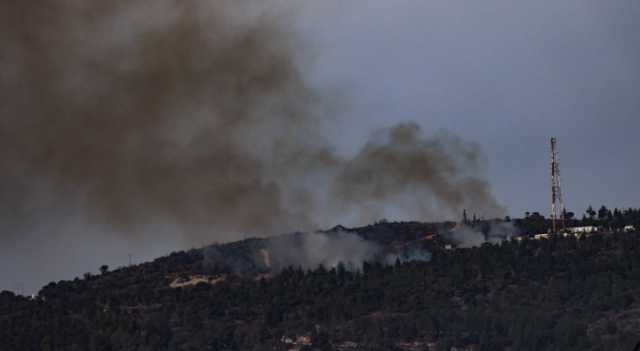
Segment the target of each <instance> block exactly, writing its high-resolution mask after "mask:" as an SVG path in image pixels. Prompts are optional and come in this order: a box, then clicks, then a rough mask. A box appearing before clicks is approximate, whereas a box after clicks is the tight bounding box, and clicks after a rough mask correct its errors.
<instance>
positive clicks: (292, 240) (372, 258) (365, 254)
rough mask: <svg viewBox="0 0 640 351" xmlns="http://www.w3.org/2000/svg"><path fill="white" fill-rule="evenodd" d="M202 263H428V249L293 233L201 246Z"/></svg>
mask: <svg viewBox="0 0 640 351" xmlns="http://www.w3.org/2000/svg"><path fill="white" fill-rule="evenodd" d="M203 255H204V263H205V266H207V267H209V268H225V269H228V270H230V271H231V272H234V273H237V274H250V273H256V272H276V273H277V272H280V271H282V270H283V269H285V268H287V267H294V268H302V269H305V270H308V269H315V268H317V267H319V266H323V267H325V268H327V269H330V268H336V267H338V265H342V266H343V267H344V268H345V269H347V270H352V271H355V270H360V269H361V268H362V265H363V263H364V262H379V263H382V264H386V265H393V264H395V263H396V261H400V262H418V261H419V262H429V261H430V260H431V252H429V251H427V250H425V249H423V248H421V247H419V245H417V244H410V245H407V246H406V247H403V248H396V249H393V250H390V249H389V248H385V247H384V246H382V245H380V244H378V243H376V242H374V241H369V240H365V239H364V238H362V237H360V236H359V235H358V234H357V233H353V232H346V231H332V232H313V233H296V234H290V235H280V236H275V237H271V238H268V239H264V240H250V241H245V242H243V243H242V244H229V245H221V246H220V245H214V246H209V247H206V248H204V250H203Z"/></svg>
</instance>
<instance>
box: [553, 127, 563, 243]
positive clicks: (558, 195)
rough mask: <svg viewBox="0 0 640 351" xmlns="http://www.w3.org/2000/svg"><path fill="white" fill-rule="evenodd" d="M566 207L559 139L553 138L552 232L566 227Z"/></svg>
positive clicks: (554, 232) (555, 232)
mask: <svg viewBox="0 0 640 351" xmlns="http://www.w3.org/2000/svg"><path fill="white" fill-rule="evenodd" d="M564 217H565V208H564V202H563V200H562V189H561V188H560V159H559V158H558V140H557V139H556V138H551V234H554V235H555V234H558V230H564V229H565V221H564V220H565V218H564Z"/></svg>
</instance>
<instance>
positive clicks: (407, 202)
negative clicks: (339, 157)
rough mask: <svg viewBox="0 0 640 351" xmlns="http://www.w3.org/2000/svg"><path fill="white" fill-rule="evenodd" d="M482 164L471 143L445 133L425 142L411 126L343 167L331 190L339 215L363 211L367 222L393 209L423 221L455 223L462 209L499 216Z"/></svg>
mask: <svg viewBox="0 0 640 351" xmlns="http://www.w3.org/2000/svg"><path fill="white" fill-rule="evenodd" d="M483 163H484V162H483V159H482V157H481V153H480V149H479V147H478V146H477V145H475V144H473V143H467V142H464V141H463V140H460V139H459V138H457V137H455V136H453V135H449V134H446V133H440V134H438V135H436V136H435V137H434V138H431V139H426V138H425V137H424V136H423V135H422V133H421V131H420V128H419V127H418V126H417V125H416V124H413V123H407V124H400V125H397V126H395V127H394V128H391V129H390V130H388V131H384V132H382V133H378V135H377V136H375V137H374V138H372V140H371V141H370V142H369V143H368V144H367V145H365V146H364V148H363V149H362V150H361V151H360V153H359V154H358V155H357V156H356V157H355V158H354V159H352V160H350V161H348V162H346V163H345V166H344V168H343V169H342V170H341V171H340V173H339V174H338V177H337V179H336V183H335V186H334V188H333V189H332V191H333V195H334V196H335V199H337V201H338V206H340V205H342V206H344V207H345V210H348V211H349V212H351V211H355V212H358V211H359V209H360V208H366V209H367V211H365V213H363V214H364V215H365V216H368V217H369V218H366V219H368V220H371V219H372V218H370V217H371V215H372V214H377V215H378V216H383V215H384V214H385V213H389V212H390V211H392V210H393V208H400V209H401V212H403V213H406V214H408V215H409V216H410V217H413V218H419V219H423V220H439V219H443V218H449V219H452V218H453V219H455V218H458V217H459V216H460V214H461V213H462V211H463V210H464V209H467V210H471V211H472V212H475V213H478V214H482V215H483V216H487V217H495V216H501V215H503V214H504V211H505V210H504V209H503V208H502V207H501V206H500V205H499V204H498V202H497V201H496V200H495V198H494V197H493V196H492V194H491V190H490V186H489V184H488V183H487V181H485V180H484V179H482V178H481V177H480V176H479V174H480V172H481V170H482V166H483ZM379 218H380V217H379Z"/></svg>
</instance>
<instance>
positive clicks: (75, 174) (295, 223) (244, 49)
mask: <svg viewBox="0 0 640 351" xmlns="http://www.w3.org/2000/svg"><path fill="white" fill-rule="evenodd" d="M274 4H276V3H275V2H272V1H252V0H249V1H236V0H217V1H207V0H192V1H177V0H154V1H147V0H126V1H125V0H114V1H97V0H90V1H77V0H42V1H38V2H37V3H33V2H29V1H2V2H0V43H1V44H2V47H1V49H0V169H1V172H0V246H4V247H5V248H7V250H11V249H12V248H11V246H9V245H8V244H7V243H9V242H11V243H13V245H17V247H22V246H20V245H18V244H15V243H17V242H20V240H32V241H33V242H34V243H37V242H40V241H39V240H40V239H41V237H44V236H46V240H48V241H56V240H57V238H63V237H64V238H65V239H64V240H66V241H69V242H72V241H76V240H77V241H84V242H87V241H90V240H92V239H93V238H95V237H98V236H100V237H102V236H107V237H109V236H110V235H116V236H118V237H120V238H122V237H124V238H126V240H129V241H131V240H133V241H136V240H142V238H144V240H145V243H146V242H149V241H148V240H157V238H158V237H162V238H165V237H167V236H168V237H172V236H173V237H176V236H179V237H180V238H181V240H182V241H183V242H184V243H186V244H187V245H197V244H203V243H208V242H212V241H228V240H232V239H238V238H241V237H244V236H247V235H270V234H274V233H283V232H289V231H293V230H311V229H315V228H318V227H321V226H329V225H333V224H334V223H337V222H338V221H344V222H347V223H345V224H349V223H352V224H356V223H366V222H367V221H372V220H377V219H379V218H380V217H382V216H389V217H403V216H404V217H407V218H408V217H413V218H415V219H422V220H428V219H436V218H439V217H441V216H449V217H451V216H453V215H454V214H455V215H456V216H457V214H458V213H460V212H461V210H462V208H467V209H470V210H475V212H478V213H483V214H484V215H485V216H492V215H501V214H502V212H503V209H502V208H501V207H500V206H499V205H498V204H497V202H496V201H495V199H494V198H493V197H492V195H491V193H490V189H489V186H488V184H487V182H486V181H484V180H482V178H480V177H479V173H480V171H481V170H482V158H481V157H480V153H479V151H478V148H477V146H476V145H473V144H468V143H465V142H463V141H461V140H459V139H458V138H456V137H453V136H451V135H438V136H436V137H435V138H433V139H426V138H424V136H422V135H421V132H420V130H419V128H418V127H417V126H416V125H414V124H401V125H398V126H396V127H393V128H391V129H390V130H387V131H381V132H379V133H378V134H376V135H374V136H373V140H372V141H371V142H369V143H368V144H366V145H365V146H364V147H363V148H362V150H361V151H360V153H359V154H358V155H356V156H355V157H354V158H347V157H343V156H341V155H337V154H336V153H334V152H333V151H332V149H331V147H330V146H328V145H329V144H330V143H329V142H328V141H327V139H326V138H325V137H324V136H322V135H320V134H321V133H319V132H318V131H319V130H321V128H320V127H321V126H322V122H323V119H324V118H326V117H325V116H324V115H323V99H322V97H321V96H320V95H321V94H318V93H317V92H316V91H315V90H314V89H312V88H311V87H310V86H309V84H308V83H307V82H306V80H305V75H304V72H305V71H306V69H307V68H308V65H309V64H310V63H309V62H308V57H306V56H305V55H304V54H303V53H304V51H305V45H304V44H303V41H302V40H301V38H299V37H298V36H297V35H296V34H295V31H294V26H293V25H292V21H291V18H290V15H291V13H290V12H289V11H288V10H287V9H284V10H282V11H280V10H279V9H281V8H282V6H284V5H283V4H282V3H278V5H279V6H280V7H278V6H273V5H274ZM274 9H275V10H274ZM33 233H38V234H37V237H34V235H35V234H33ZM98 233H99V234H98ZM167 233H173V234H167ZM70 236H71V237H72V238H69V237H70ZM136 238H138V239H136ZM23 246H24V245H23ZM28 246H38V245H36V244H33V245H28ZM144 246H145V247H146V246H147V245H146V244H145V245H144ZM66 247H67V248H71V249H69V250H72V251H71V253H72V254H74V255H78V253H77V252H75V251H73V247H78V245H75V246H73V245H71V246H68V245H67V246H66ZM61 254H62V253H61V252H57V253H52V255H53V256H54V257H55V255H61ZM67 254H69V252H68V253H67ZM45 255H46V254H44V253H43V254H42V255H36V256H45ZM61 269H65V268H61ZM76 269H77V268H76ZM80 269H89V268H80Z"/></svg>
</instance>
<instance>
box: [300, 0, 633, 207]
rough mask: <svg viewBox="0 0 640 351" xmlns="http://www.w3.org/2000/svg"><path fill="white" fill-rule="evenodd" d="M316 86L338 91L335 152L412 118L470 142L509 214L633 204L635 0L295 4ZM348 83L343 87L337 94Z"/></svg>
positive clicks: (380, 0)
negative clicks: (555, 156)
mask: <svg viewBox="0 0 640 351" xmlns="http://www.w3.org/2000/svg"><path fill="white" fill-rule="evenodd" d="M305 9H306V11H307V16H305V17H304V23H303V26H304V27H305V28H306V31H307V32H308V33H309V36H311V37H312V38H314V40H316V43H317V44H318V49H317V52H316V55H317V62H316V69H317V70H316V72H315V73H316V79H317V80H318V81H321V82H324V84H326V85H327V86H331V85H336V84H338V85H339V84H340V82H341V83H343V84H342V89H344V90H345V91H343V92H341V93H343V94H346V96H348V100H349V104H348V105H347V106H349V107H350V108H351V110H350V114H349V115H348V116H346V117H345V118H343V119H342V121H343V122H344V123H345V124H346V125H347V128H344V127H342V126H340V127H338V126H336V128H335V135H336V136H337V137H340V138H342V141H343V146H344V147H345V148H347V149H348V148H349V147H350V145H357V144H359V142H361V141H362V139H364V137H365V136H366V135H367V133H369V132H370V130H371V128H376V127H381V126H385V125H389V124H392V123H393V122H394V121H396V120H405V119H413V120H415V121H416V122H418V123H419V124H420V125H421V126H422V127H423V129H425V130H427V131H437V130H439V129H447V130H449V131H452V132H454V133H456V134H458V135H460V136H462V137H463V138H465V139H468V140H472V141H475V142H477V143H479V144H480V145H481V146H482V147H483V150H484V153H485V155H486V157H487V159H488V161H489V168H488V170H487V175H488V177H489V179H490V181H491V183H492V184H493V186H494V191H495V193H496V196H497V197H498V199H499V200H500V201H502V202H503V204H504V205H506V206H507V207H508V208H509V210H510V212H511V214H512V215H514V216H520V215H522V213H523V212H524V211H526V210H539V211H542V212H543V213H545V214H548V213H549V211H550V210H549V207H550V204H549V202H550V200H549V197H550V195H549V192H550V190H549V183H550V179H549V175H548V173H549V172H548V169H549V165H548V163H549V146H548V144H549V140H548V139H549V137H550V136H552V135H554V136H557V137H558V138H559V147H560V160H561V173H562V182H563V184H562V185H563V191H564V195H565V199H566V200H565V201H566V205H567V207H568V208H569V209H571V210H574V211H576V212H579V213H582V212H583V211H584V209H585V208H586V207H587V206H588V205H589V204H593V205H594V206H596V205H600V204H603V203H604V204H606V205H608V206H638V204H639V203H640V187H638V185H637V180H638V179H639V178H640V161H638V152H639V151H640V138H639V135H638V132H639V130H640V128H639V127H640V34H639V33H640V20H638V19H639V18H640V2H638V1H635V0H614V1H594V0H539V1H526V2H523V1H518V2H514V1H509V0H488V1H481V2H479V1H473V0H429V1H416V0H413V1H412V0H397V1H385V0H370V1H366V2H365V1H340V0H324V1H320V2H315V3H314V4H310V5H308V7H306V8H305ZM345 87H348V88H345Z"/></svg>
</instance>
